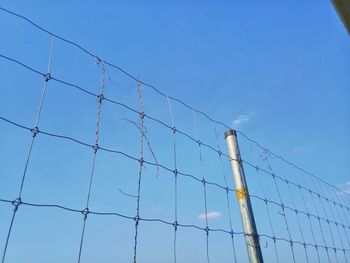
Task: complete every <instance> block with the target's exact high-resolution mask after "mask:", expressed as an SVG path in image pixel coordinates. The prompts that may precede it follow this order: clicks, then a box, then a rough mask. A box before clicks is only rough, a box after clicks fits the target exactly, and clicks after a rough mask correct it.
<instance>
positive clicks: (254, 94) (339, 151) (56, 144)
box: [0, 1, 350, 262]
mask: <svg viewBox="0 0 350 263" xmlns="http://www.w3.org/2000/svg"><path fill="white" fill-rule="evenodd" d="M1 6H2V7H4V8H6V9H9V10H11V11H13V12H17V13H20V14H22V15H24V16H26V17H28V18H30V19H31V20H33V21H34V22H36V23H38V24H39V25H41V26H43V27H45V28H46V29H48V30H50V31H52V32H55V33H56V34H58V35H60V36H63V37H65V38H67V39H70V40H73V41H75V42H77V43H79V44H81V45H82V46H83V47H85V48H87V49H88V50H90V51H92V52H93V53H95V54H97V55H98V56H99V57H101V58H103V59H106V60H108V61H111V62H113V63H114V64H116V65H118V66H120V67H122V68H123V69H125V70H127V71H128V72H130V73H132V74H133V75H135V76H139V77H140V78H141V79H142V80H143V81H145V82H147V83H152V84H153V85H154V86H155V87H157V88H159V89H160V90H161V91H162V92H164V93H165V94H168V95H169V96H173V97H177V98H181V99H182V100H183V101H185V102H186V103H188V104H189V105H191V106H192V107H195V108H196V109H199V110H203V111H204V112H206V113H207V114H209V115H210V116H212V117H213V118H214V119H217V120H220V121H223V122H225V123H226V124H227V125H229V126H233V127H234V128H237V129H239V130H241V131H243V132H244V133H245V134H247V135H248V136H249V137H251V138H253V139H255V140H257V141H258V142H259V143H261V144H262V145H264V146H265V147H267V148H269V149H271V150H273V151H274V152H276V153H278V154H280V155H282V156H284V157H285V158H286V159H288V160H290V161H292V162H294V163H296V164H298V165H299V166H301V167H303V168H305V169H306V170H308V171H310V172H312V173H313V174H315V175H317V176H318V177H320V178H322V179H323V180H326V181H328V182H330V183H332V184H334V185H336V186H339V187H343V189H344V190H347V191H349V190H350V189H349V183H347V182H349V181H350V179H349V175H348V171H349V169H350V150H349V149H350V137H349V136H350V135H349V134H350V89H349V84H350V46H349V42H350V38H349V35H348V34H347V32H346V30H345V28H344V27H343V25H342V23H341V21H340V19H339V18H338V16H337V14H336V12H335V10H334V8H333V6H332V4H331V3H330V1H323V2H318V3H314V2H313V1H284V2H283V3H282V2H280V1H270V2H269V3H264V4H263V3H260V2H258V1H252V2H250V3H249V4H248V3H239V2H238V1H235V2H231V1H217V2H215V3H214V2H211V1H201V2H199V1H198V2H197V1H192V2H191V3H188V2H187V1H176V2H175V1H174V2H168V3H165V2H162V1H152V2H146V1H138V2H137V3H131V2H129V1H116V2H114V1H105V2H103V3H101V2H97V1H84V2H83V1H76V2H74V3H71V2H68V1H50V3H45V4H42V3H40V2H39V1H26V2H25V3H20V2H13V1H3V2H2V4H1ZM0 23H1V25H2V26H1V27H0V34H1V43H0V53H1V54H3V55H6V56H9V57H12V58H15V59H18V60H20V61H22V62H23V63H25V64H27V65H30V66H32V67H34V68H36V69H38V70H39V71H41V72H46V70H47V63H48V53H49V49H50V42H51V38H50V36H48V35H46V34H44V33H42V32H40V31H38V30H37V29H35V28H33V27H32V26H30V25H29V24H28V23H25V22H23V21H22V20H19V19H18V18H15V17H13V16H10V15H8V14H6V13H4V12H1V13H0ZM95 62H96V61H95V60H94V59H92V58H91V57H88V56H86V55H85V54H84V53H82V52H80V51H79V50H77V49H76V48H74V47H72V46H69V45H67V44H65V43H63V42H61V41H59V40H56V41H55V45H54V48H53V56H52V75H53V76H55V77H57V78H61V79H63V80H66V81H68V82H73V83H76V84H78V85H80V86H82V87H84V88H86V89H88V90H90V91H93V92H95V93H98V92H99V89H100V78H101V74H100V65H96V63H95ZM0 69H1V70H0V72H1V73H0V76H1V81H2V85H1V91H2V95H3V98H4V99H3V101H2V103H1V105H0V113H1V116H3V117H6V118H8V119H11V120H13V121H16V122H18V123H21V124H23V125H26V126H29V127H32V125H33V123H34V121H35V116H36V111H37V107H38V103H39V99H40V94H41V90H42V86H43V85H44V81H43V79H42V77H40V76H36V75H33V74H32V73H30V72H28V71H26V70H24V69H23V68H21V67H19V66H18V65H16V64H13V63H11V62H9V61H6V60H3V59H1V60H0ZM105 92H106V96H108V97H110V98H113V99H115V100H117V101H120V102H123V103H125V104H127V105H130V106H131V107H133V108H135V109H138V108H139V103H138V99H137V85H136V83H135V82H134V81H132V80H130V79H129V78H127V77H125V76H124V75H123V74H120V73H119V72H118V71H116V70H114V69H112V68H110V67H106V90H105ZM143 103H144V107H145V112H146V113H149V114H150V116H154V117H156V118H158V119H160V120H162V121H164V122H165V123H168V124H169V125H170V126H171V117H170V113H169V107H168V103H167V100H166V99H165V98H164V97H162V96H159V94H157V93H155V92H154V91H152V90H151V89H149V88H147V87H143ZM171 107H172V112H173V120H174V122H175V124H176V127H177V128H178V129H179V130H183V131H185V132H186V133H188V134H190V135H191V136H193V137H197V135H199V136H200V139H201V140H202V141H205V142H208V143H209V144H210V145H214V146H216V145H217V144H220V147H221V148H222V149H223V151H225V149H226V148H225V147H226V146H225V141H224V138H223V132H224V130H225V129H224V128H223V127H220V126H216V125H214V124H213V123H211V122H210V121H208V120H206V119H205V118H203V117H201V116H200V115H198V116H196V118H195V121H196V122H197V123H196V125H197V126H198V131H197V132H196V131H195V128H194V118H193V115H192V112H191V110H188V109H186V108H185V107H183V106H182V105H181V104H179V103H176V102H171ZM96 110H97V102H96V99H94V98H91V97H89V96H88V95H85V94H82V93H80V92H79V91H76V90H74V89H71V88H68V87H65V86H63V85H60V84H58V83H56V82H54V81H50V82H49V89H48V92H47V94H46V97H45V102H44V107H43V113H42V116H41V122H40V125H39V128H40V129H42V130H44V131H48V132H53V133H58V134H64V135H67V136H71V137H74V138H79V139H81V140H82V141H85V142H88V143H91V144H93V143H94V139H95V137H94V136H95V126H96V123H95V122H96V121H95V119H96ZM125 119H129V120H132V121H135V122H138V121H139V120H138V115H135V114H133V113H130V112H129V111H126V110H123V109H122V108H120V107H115V106H114V105H111V104H108V103H103V105H102V115H101V138H100V139H101V144H103V145H105V146H106V147H107V146H108V147H109V148H113V149H119V150H121V151H124V152H127V153H129V154H131V155H133V156H135V157H137V158H138V157H139V151H140V149H139V147H140V142H139V141H140V138H139V137H140V136H139V132H138V130H137V129H136V128H135V126H134V125H133V124H131V123H130V122H128V121H125ZM0 125H1V130H2V132H1V134H2V136H1V144H2V145H3V150H2V151H1V165H0V166H1V168H0V169H1V170H0V173H1V176H0V180H1V185H2V186H4V187H1V193H0V196H1V198H4V199H9V200H13V199H15V198H16V197H17V196H16V195H17V192H18V187H19V184H20V178H21V174H22V172H23V166H24V163H25V158H26V154H27V151H28V147H29V143H30V134H28V132H25V131H21V130H18V129H17V128H14V127H12V126H11V125H8V124H6V123H3V122H2V123H1V124H0ZM145 126H146V128H147V136H148V138H149V140H150V143H151V146H152V149H153V151H154V153H155V155H156V158H157V161H159V162H160V163H162V164H164V165H166V166H168V167H172V168H173V166H174V162H173V158H174V156H173V149H172V143H173V141H172V140H173V137H172V134H171V133H170V132H169V131H168V130H167V129H164V128H162V127H159V125H157V124H156V123H153V122H151V121H147V119H146V121H145ZM215 128H216V129H217V132H218V139H216V137H215ZM196 133H197V134H196ZM176 139H177V149H178V153H177V161H178V169H179V170H184V171H187V172H189V173H191V174H195V175H197V176H198V177H201V176H202V173H203V172H202V171H204V175H205V176H206V177H207V178H208V180H211V181H216V182H218V183H220V184H224V181H223V177H222V175H221V174H220V172H218V170H221V169H222V167H221V165H220V162H219V160H218V157H217V155H215V154H213V153H211V152H210V151H206V150H203V153H202V154H203V163H202V164H201V162H200V161H199V154H198V147H197V146H196V145H195V144H193V143H192V144H191V143H189V142H188V141H187V140H186V138H183V137H181V136H177V137H176ZM240 144H241V150H242V158H243V159H247V160H248V161H252V162H253V163H257V164H259V165H260V166H262V167H265V166H267V163H266V162H264V161H263V160H261V158H260V156H261V150H259V149H258V148H257V147H255V146H254V145H252V144H251V143H249V142H248V141H246V140H244V139H243V138H240ZM145 148H146V150H145V158H146V159H149V160H152V158H153V157H152V155H151V153H150V151H149V150H148V149H147V147H145ZM270 158H271V160H270V162H271V163H272V168H273V169H275V172H277V173H278V172H281V171H284V172H285V173H286V176H287V177H288V176H292V175H293V174H292V173H294V171H292V172H288V169H289V168H288V167H287V168H286V165H285V164H284V163H283V162H280V161H279V160H277V159H274V158H273V157H270ZM91 159H92V152H91V150H88V149H86V148H84V147H82V146H76V145H74V144H71V143H69V142H65V141H60V140H58V139H52V138H48V137H45V136H44V135H40V134H39V135H38V138H37V139H36V142H35V146H34V149H33V154H32V158H31V162H30V165H29V170H28V180H27V181H26V184H25V186H24V193H23V199H24V200H27V201H28V202H29V201H30V202H33V203H35V202H36V203H58V204H63V205H66V206H69V207H73V208H76V209H82V208H83V207H82V206H83V205H84V202H85V199H86V194H87V187H88V176H89V172H90V169H91V161H92V160H91ZM201 165H203V169H201ZM251 170H252V169H249V168H247V173H249V174H254V175H255V174H256V172H254V171H251ZM224 171H226V173H227V176H228V177H229V178H230V170H229V166H228V163H227V162H225V164H224ZM137 172H138V166H137V164H135V162H134V161H130V160H127V159H125V158H121V157H120V156H115V155H111V154H108V153H105V152H98V155H97V161H96V173H95V174H96V179H95V181H94V185H93V190H92V201H91V207H92V208H91V209H95V210H104V211H110V210H113V211H114V210H117V211H119V212H121V213H123V214H127V215H132V216H134V215H135V211H136V210H135V209H136V207H135V199H134V198H132V197H127V196H125V195H123V194H121V192H120V191H119V190H122V191H123V192H126V193H129V194H132V195H135V194H136V193H137V189H136V186H137V176H136V175H137ZM218 173H219V174H220V178H219V177H218V175H217V174H218ZM288 173H291V174H288ZM169 175H170V176H169ZM301 176H302V175H301ZM144 178H145V179H144V181H143V188H142V198H141V204H142V205H141V215H144V216H145V217H149V218H154V217H157V218H158V217H160V218H164V219H166V220H169V221H173V219H174V200H173V194H170V193H173V191H174V185H173V178H172V176H171V173H167V172H164V171H163V172H161V174H160V175H159V176H156V169H155V168H154V167H146V170H145V171H144ZM270 179H271V178H270ZM306 180H310V181H309V182H305V183H307V184H308V185H309V186H313V187H314V188H315V189H316V190H317V189H318V190H320V188H321V187H323V186H321V187H320V188H316V187H315V186H314V185H313V183H314V182H313V181H312V180H311V179H308V177H307V179H306ZM248 181H250V182H251V184H252V186H251V191H252V192H253V193H254V194H257V195H259V196H261V195H263V191H262V189H261V188H259V186H258V185H259V183H258V181H256V178H255V177H254V178H253V176H252V177H251V178H248ZM272 183H273V182H272V181H271V182H270V181H269V182H268V180H266V181H264V184H265V187H266V189H270V188H269V187H271V185H272ZM229 185H230V186H232V187H233V184H232V181H229ZM281 188H283V187H281ZM314 188H313V189H314ZM179 189H180V190H179V196H178V198H179V200H178V206H179V207H178V210H179V221H181V222H183V223H188V224H195V225H201V226H205V222H204V220H202V219H201V216H200V215H202V214H203V213H204V211H203V210H204V208H203V200H202V199H203V193H202V191H203V189H202V188H201V185H199V186H198V184H196V183H195V182H192V181H191V180H187V179H183V180H180V181H179ZM284 190H286V191H287V189H284ZM316 190H315V191H316ZM321 191H325V193H327V194H328V192H327V191H331V190H329V189H326V190H321ZM267 192H269V191H267ZM268 194H269V193H268ZM330 195H331V196H332V197H334V198H338V199H339V196H336V195H337V193H334V192H332V193H330ZM208 196H209V197H210V198H208V211H209V212H211V214H210V215H214V216H213V217H214V218H213V219H211V220H210V221H209V223H210V226H212V227H213V228H215V227H217V228H224V229H228V225H227V218H228V214H227V208H226V203H225V202H226V200H225V193H224V192H222V191H220V190H217V189H215V188H214V189H213V188H208ZM270 198H272V199H274V198H277V199H278V196H277V195H276V194H272V193H271V196H270ZM231 199H232V200H231V201H232V202H231V206H232V207H231V209H232V214H233V221H234V229H235V230H236V231H237V232H239V231H240V230H241V225H240V219H239V215H238V210H237V205H236V204H235V202H234V201H235V200H234V195H232V198H231ZM277 199H276V200H277ZM274 200H275V199H274ZM340 200H342V199H340ZM345 201H346V200H345ZM289 202H292V201H291V200H289ZM295 202H296V203H297V204H298V206H299V205H300V206H302V204H301V203H302V200H295ZM310 202H311V201H310ZM253 205H254V203H253ZM347 205H349V202H348V201H347ZM0 209H1V210H0V211H1V214H2V215H4V217H3V218H4V219H1V228H0V230H1V232H0V243H1V244H4V241H5V238H6V231H7V229H8V224H9V220H10V216H11V209H12V207H11V206H9V205H7V204H6V205H1V208H0ZM225 209H226V210H225ZM264 209H265V208H264V206H263V205H259V204H256V211H257V212H256V213H257V214H258V215H259V223H258V228H259V227H260V229H261V232H263V233H269V231H270V230H269V228H268V222H267V221H266V220H267V217H266V214H264V213H265V212H264V211H265V210H264ZM319 209H321V207H319ZM272 210H273V208H272ZM315 210H317V209H315ZM274 212H276V213H274ZM315 212H316V211H315ZM272 213H273V219H274V220H275V222H276V228H277V232H279V233H280V235H282V236H283V235H285V234H286V233H284V228H285V226H283V224H282V223H281V225H279V223H280V221H281V219H280V218H279V217H278V216H275V214H278V211H272ZM329 216H330V217H331V215H329ZM260 218H261V219H260ZM342 219H343V220H345V219H346V218H342ZM290 220H291V222H295V218H293V219H290ZM277 222H278V223H277ZM81 224H82V216H81V214H73V215H70V214H69V213H64V212H61V211H57V210H54V209H52V210H40V209H36V210H33V209H30V208H27V207H23V209H22V207H20V208H19V212H18V216H17V218H16V221H15V224H14V230H13V236H12V237H11V239H10V243H9V251H8V257H7V261H6V262H23V260H24V258H25V259H27V260H28V262H47V261H48V259H50V262H62V261H67V262H72V261H76V257H77V249H78V246H79V239H80V231H81V230H80V229H81ZM89 224H90V225H89ZM133 224H134V222H133V221H131V222H130V221H128V220H122V219H120V218H107V217H103V218H100V217H93V216H91V219H90V217H89V219H88V226H87V229H88V230H87V231H88V232H87V237H86V242H85V243H84V244H85V247H84V250H83V262H96V260H97V259H99V260H100V261H101V262H112V261H113V260H117V261H118V262H131V259H132V254H133V251H132V247H133V237H134V225H133ZM291 225H293V223H291ZM258 230H259V229H258ZM305 231H306V232H307V230H305ZM173 232H174V231H173V228H171V227H169V226H163V225H158V224H155V223H154V224H153V223H148V224H147V223H143V222H141V223H140V242H139V243H140V244H141V245H140V248H139V262H150V261H152V262H170V261H172V260H173V251H172V242H173V241H172V238H173ZM295 232H297V229H295ZM293 233H294V232H293ZM348 234H350V233H348ZM345 235H346V233H345ZM306 236H310V233H308V234H306ZM295 238H296V239H300V238H301V237H300V236H297V237H295ZM316 238H319V239H320V240H321V237H316ZM269 242H270V243H269V245H268V247H267V248H266V249H265V250H264V251H265V252H264V253H266V257H267V258H269V257H271V258H272V255H273V251H272V244H271V241H269ZM38 244H40V246H38ZM43 245H45V246H44V247H45V249H43V250H41V249H40V248H41V247H43ZM236 245H237V247H238V249H237V250H238V251H239V255H237V257H238V259H241V260H244V259H246V255H245V250H244V249H245V245H244V243H243V238H242V237H238V241H237V244H236ZM38 247H39V248H38ZM18 248H20V251H22V252H23V253H17V252H16V251H17V249H18ZM229 249H230V240H229V238H227V237H226V236H225V235H214V234H213V235H210V256H211V259H212V261H213V262H227V261H229V260H232V249H231V251H230V253H227V250H229ZM177 250H178V259H179V261H181V260H182V261H181V262H187V260H186V259H188V258H189V257H192V258H193V259H192V260H191V262H203V261H204V260H205V234H203V233H202V232H198V231H195V230H192V229H189V230H187V229H185V230H179V238H178V249H177ZM156 251H157V252H156ZM280 251H281V256H283V255H285V257H289V256H290V255H289V254H288V253H289V249H288V246H285V245H283V244H282V245H281V247H280ZM121 252H123V253H121ZM155 253H157V256H156V257H155ZM310 253H311V254H312V252H311V251H310ZM287 254H288V256H287ZM300 254H301V252H300ZM38 255H40V256H38ZM51 255H55V260H57V261H53V259H52V257H51ZM313 256H315V255H313ZM332 256H333V255H332ZM40 260H41V261H40ZM288 260H291V259H290V258H289V259H288ZM299 260H300V261H299V262H304V261H303V260H305V259H301V258H300V259H299ZM286 262H292V261H286ZM339 262H342V261H341V259H339Z"/></svg>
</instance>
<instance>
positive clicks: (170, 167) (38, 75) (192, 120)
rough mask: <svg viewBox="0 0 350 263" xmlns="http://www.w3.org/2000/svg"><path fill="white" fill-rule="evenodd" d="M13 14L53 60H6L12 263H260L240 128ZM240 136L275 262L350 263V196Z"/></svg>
mask: <svg viewBox="0 0 350 263" xmlns="http://www.w3.org/2000/svg"><path fill="white" fill-rule="evenodd" d="M0 11H1V16H3V17H5V18H6V19H9V20H11V22H13V23H20V24H21V25H22V26H23V27H24V29H25V30H27V31H28V32H30V33H29V34H30V37H31V39H33V41H35V42H37V43H38V49H40V50H41V52H40V54H41V56H40V57H35V58H34V59H33V58H32V57H30V58H29V57H28V60H27V59H26V56H22V55H21V54H22V52H18V54H0V61H1V63H2V65H3V67H4V71H3V72H2V74H1V78H2V83H3V89H2V91H3V96H4V98H5V99H6V103H4V104H3V106H1V107H0V109H1V114H0V125H1V126H0V127H1V131H2V132H1V134H2V136H1V137H2V140H1V144H2V154H1V165H0V174H1V176H0V180H1V185H2V186H3V187H1V192H0V215H1V224H0V244H1V253H2V263H5V262H6V263H10V262H175V263H176V262H208V263H209V262H248V257H247V253H246V244H245V235H246V234H245V233H244V231H243V230H242V223H241V219H240V213H239V208H238V205H237V201H236V190H235V187H234V185H233V180H232V173H231V168H230V161H231V159H230V157H229V156H228V153H227V150H226V144H225V140H224V136H223V134H224V132H225V131H226V130H227V129H230V127H229V126H228V125H226V124H224V123H223V122H220V121H217V120H214V119H212V118H211V117H210V116H209V115H208V114H206V113H205V112H202V111H199V110H197V109H195V108H194V107H192V106H191V105H189V104H187V103H185V102H183V101H182V100H180V99H178V98H174V97H171V96H170V95H167V94H165V93H164V92H162V91H161V90H160V89H157V88H156V87H154V86H152V85H150V84H148V83H145V82H144V81H142V78H140V77H135V76H134V75H132V74H130V73H128V72H127V71H125V70H124V69H122V68H120V67H119V66H117V65H115V64H114V63H111V62H109V61H108V60H106V59H104V58H101V57H99V56H98V55H95V54H93V53H92V52H90V51H88V50H87V49H85V48H84V47H82V46H81V45H80V44H78V43H75V42H73V41H72V40H69V39H65V38H63V37H61V36H59V35H57V34H55V33H52V32H50V31H48V30H46V29H45V28H43V27H41V26H39V25H37V24H35V23H34V22H33V21H31V20H30V19H28V18H26V17H24V16H22V15H20V14H16V13H13V12H11V11H9V10H7V9H5V8H2V7H0ZM5 18H4V19H5ZM11 34H16V32H11ZM68 64H69V65H68ZM65 65H66V66H67V67H65ZM23 83H26V84H25V86H23ZM237 134H238V140H239V144H240V148H241V154H242V164H243V167H244V169H245V173H246V179H247V183H248V187H249V196H250V199H251V202H252V206H253V212H254V215H255V219H256V224H257V230H258V235H259V240H260V246H261V249H262V253H263V258H264V261H265V262H283V263H285V262H287V263H288V262H337V263H340V262H349V261H350V260H349V258H350V235H349V234H350V219H349V214H350V208H349V207H350V202H349V200H350V199H349V194H348V193H346V192H343V191H342V190H341V189H339V188H338V187H336V186H334V185H332V184H329V183H327V182H325V181H324V180H322V179H320V178H319V177H317V176H316V175H314V174H311V173H309V172H307V171H306V170H304V169H302V168H300V167H298V166H297V165H295V164H294V163H292V162H289V161H287V160H285V159H284V158H283V157H281V156H280V155H277V154H276V153H274V152H272V151H270V150H268V149H267V148H265V147H263V146H261V145H260V144H259V143H258V142H256V141H255V140H253V139H251V138H249V137H248V136H247V135H245V134H244V133H242V132H240V131H238V132H237Z"/></svg>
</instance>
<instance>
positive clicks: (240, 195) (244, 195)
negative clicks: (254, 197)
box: [236, 188, 247, 200]
mask: <svg viewBox="0 0 350 263" xmlns="http://www.w3.org/2000/svg"><path fill="white" fill-rule="evenodd" d="M236 195H237V199H238V200H242V199H245V198H247V191H246V189H244V188H238V189H236Z"/></svg>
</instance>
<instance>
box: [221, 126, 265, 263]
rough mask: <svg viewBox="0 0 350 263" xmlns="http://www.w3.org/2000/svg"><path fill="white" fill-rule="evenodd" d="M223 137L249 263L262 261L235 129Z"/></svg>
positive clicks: (260, 262) (261, 262)
mask: <svg viewBox="0 0 350 263" xmlns="http://www.w3.org/2000/svg"><path fill="white" fill-rule="evenodd" d="M225 139H226V143H227V148H228V152H229V156H230V158H231V160H230V162H231V168H232V174H233V179H234V182H235V185H236V196H237V201H238V203H239V209H240V212H241V218H242V224H243V229H244V233H245V241H246V245H247V250H248V256H249V262H250V263H263V262H264V261H263V257H262V254H261V248H260V244H259V236H258V233H257V230H256V225H255V220H254V214H253V210H252V205H251V203H250V198H249V192H248V187H247V183H246V180H245V175H244V170H243V166H242V161H241V154H240V152H239V147H238V143H237V135H236V131H235V130H228V131H226V132H225Z"/></svg>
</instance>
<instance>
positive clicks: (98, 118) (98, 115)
mask: <svg viewBox="0 0 350 263" xmlns="http://www.w3.org/2000/svg"><path fill="white" fill-rule="evenodd" d="M97 64H101V92H100V94H99V95H98V96H97V102H98V107H97V113H96V130H95V144H94V146H93V147H92V150H93V159H92V164H91V170H90V178H89V188H88V193H87V197H86V203H85V209H84V210H83V211H82V214H83V226H82V230H81V236H80V244H79V254H78V263H80V262H81V255H82V249H83V245H84V238H85V228H86V221H87V217H88V214H89V204H90V196H91V190H92V184H93V179H94V175H95V165H96V156H97V151H98V149H99V137H100V121H101V108H102V101H103V98H104V96H103V94H104V86H105V68H104V63H103V62H102V61H100V60H98V61H97Z"/></svg>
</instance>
